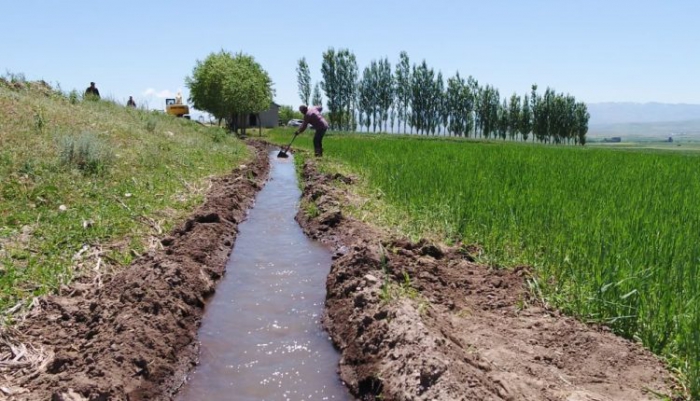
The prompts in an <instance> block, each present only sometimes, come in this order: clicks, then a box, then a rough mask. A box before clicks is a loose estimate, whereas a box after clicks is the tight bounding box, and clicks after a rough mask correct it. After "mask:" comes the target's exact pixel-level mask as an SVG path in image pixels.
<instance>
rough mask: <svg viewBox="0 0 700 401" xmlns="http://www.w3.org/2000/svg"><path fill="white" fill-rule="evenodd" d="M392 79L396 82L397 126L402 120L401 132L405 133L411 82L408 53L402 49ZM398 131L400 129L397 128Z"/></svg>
mask: <svg viewBox="0 0 700 401" xmlns="http://www.w3.org/2000/svg"><path fill="white" fill-rule="evenodd" d="M394 81H395V82H396V116H397V119H398V122H399V126H400V125H401V123H402V122H403V132H404V133H406V123H407V122H408V119H409V115H408V108H409V106H410V104H411V96H412V82H411V64H410V62H409V59H408V53H406V52H405V51H402V52H401V54H400V55H399V63H398V64H397V65H396V70H395V72H394ZM399 131H401V130H400V129H399Z"/></svg>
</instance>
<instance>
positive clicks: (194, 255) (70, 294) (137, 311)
mask: <svg viewBox="0 0 700 401" xmlns="http://www.w3.org/2000/svg"><path fill="white" fill-rule="evenodd" d="M252 145H253V148H254V150H255V158H254V161H253V162H251V163H250V164H249V165H242V166H239V167H237V168H235V169H234V170H233V171H232V172H231V173H230V174H229V175H227V176H225V177H222V178H219V179H216V180H215V182H214V183H213V185H212V189H211V190H210V193H209V194H208V195H207V199H206V201H205V203H204V204H203V205H202V206H201V207H199V209H198V210H197V211H196V212H195V213H194V215H193V216H191V218H188V219H187V220H186V221H185V222H184V223H183V224H181V225H180V226H179V227H177V228H176V229H174V230H173V232H172V233H171V234H170V235H169V236H167V237H165V238H163V239H162V240H161V243H162V245H163V250H162V251H158V252H153V253H152V254H146V255H143V256H142V257H140V258H139V259H138V260H136V261H135V262H134V263H133V264H132V265H131V266H130V267H129V268H127V269H125V270H123V271H121V272H119V273H117V274H116V275H114V276H113V277H112V278H111V279H110V280H109V281H107V282H103V283H101V285H87V284H80V283H76V284H75V285H74V286H73V287H72V288H70V289H68V290H66V291H62V295H56V296H48V297H45V298H43V299H41V300H40V301H39V305H38V306H37V307H35V308H34V309H33V310H32V312H31V313H30V315H29V316H27V318H26V320H24V321H23V322H22V323H20V324H19V325H18V326H17V327H16V330H13V332H14V334H11V333H4V334H3V335H2V336H0V339H2V340H3V341H0V351H2V352H4V353H5V354H7V352H8V349H9V347H11V346H14V347H15V350H14V351H13V352H14V353H17V350H18V349H20V350H21V349H22V346H23V345H24V346H27V350H29V351H37V350H41V351H43V352H41V353H40V354H41V355H43V356H44V360H42V361H38V362H36V363H34V364H30V363H29V362H23V359H21V355H20V356H19V357H18V358H17V360H18V361H19V362H18V363H16V364H15V365H16V366H15V369H8V366H6V365H3V366H2V367H3V371H2V372H3V373H6V372H8V371H9V372H10V373H7V374H5V375H0V398H2V397H3V396H6V397H8V399H11V400H49V399H50V400H66V401H68V400H70V401H78V400H130V401H135V400H146V399H148V400H158V399H170V398H171V396H172V395H173V394H174V393H175V392H176V391H177V389H178V388H179V386H180V385H181V384H182V383H183V381H184V378H185V375H186V374H187V372H189V371H190V370H191V368H192V366H193V365H194V364H195V362H196V359H197V352H198V348H197V342H196V335H197V329H198V327H199V324H200V321H201V317H202V315H203V313H204V304H205V300H206V298H207V297H208V296H209V295H211V294H212V293H213V292H214V286H215V284H216V282H217V281H218V280H219V279H220V278H221V276H222V275H223V274H224V269H225V266H226V261H227V260H228V257H229V254H230V253H231V250H232V246H233V243H234V241H235V239H236V233H237V230H236V228H237V226H238V224H239V223H240V222H241V221H242V220H243V219H245V217H246V213H247V210H248V209H249V207H250V206H251V204H252V202H253V200H254V197H255V195H256V194H257V192H258V190H259V189H260V188H261V186H262V185H263V183H264V181H265V179H266V177H267V175H268V171H269V163H268V153H267V149H266V147H265V145H263V144H258V143H252ZM10 365H11V364H10ZM10 367H11V366H10Z"/></svg>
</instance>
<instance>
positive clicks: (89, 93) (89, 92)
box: [85, 82, 100, 100]
mask: <svg viewBox="0 0 700 401" xmlns="http://www.w3.org/2000/svg"><path fill="white" fill-rule="evenodd" d="M85 97H86V98H88V99H95V100H99V99H100V91H98V90H97V87H96V86H95V83H94V82H90V86H89V87H88V88H87V89H85Z"/></svg>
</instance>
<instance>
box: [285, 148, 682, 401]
mask: <svg viewBox="0 0 700 401" xmlns="http://www.w3.org/2000/svg"><path fill="white" fill-rule="evenodd" d="M303 180H304V184H305V188H304V191H303V201H304V202H313V203H315V204H316V206H317V210H318V213H314V214H313V216H310V215H308V214H307V212H306V211H305V210H314V209H313V208H300V210H299V212H298V214H297V221H298V222H299V223H300V224H301V226H302V227H303V229H304V230H305V232H306V233H307V234H308V235H309V236H310V237H313V238H315V239H318V240H320V241H323V242H326V243H328V244H330V245H332V246H334V247H335V249H336V253H335V255H334V262H333V265H332V267H331V272H330V274H329V276H328V280H327V298H326V313H325V316H324V325H325V327H326V329H327V330H328V331H329V333H330V335H331V337H332V340H333V342H334V344H335V345H336V346H337V347H338V348H339V349H340V351H341V352H342V359H341V362H340V367H339V372H340V376H341V379H342V380H343V381H344V382H345V383H346V384H347V386H348V387H349V388H350V390H351V392H352V393H353V394H354V395H355V396H356V397H358V398H360V399H362V400H380V399H381V400H569V401H584V400H590V401H593V400H626V401H629V400H653V399H658V398H657V397H656V396H655V395H654V394H653V393H652V392H650V391H649V390H652V391H653V392H656V393H662V394H671V392H672V386H673V383H672V381H671V379H670V377H669V374H668V371H667V370H666V368H665V367H664V365H663V364H662V363H661V362H659V361H658V360H657V358H655V357H654V356H653V355H652V354H650V353H649V352H648V351H646V350H645V349H643V348H642V347H641V346H639V345H638V344H634V343H631V342H629V341H627V340H625V339H622V338H620V337H617V336H615V335H613V334H612V333H610V332H609V331H607V330H606V329H605V328H603V327H596V326H589V325H585V324H583V323H581V322H578V321H577V320H575V319H572V318H569V317H565V316H562V315H560V314H559V313H557V311H554V310H550V309H548V308H545V307H543V306H542V304H541V303H540V302H537V301H535V300H532V299H530V297H529V295H528V294H529V293H528V291H527V290H526V288H525V284H526V278H527V276H528V274H529V272H528V270H527V269H526V268H517V269H514V270H491V269H489V268H487V267H486V266H482V265H479V264H476V263H474V262H473V259H472V258H471V257H470V255H469V250H468V249H465V248H462V247H441V246H437V245H435V244H430V243H428V242H426V241H421V242H418V243H412V242H409V241H407V240H404V239H396V238H389V237H388V235H386V234H384V233H382V232H381V231H379V230H378V229H375V228H373V227H370V226H368V225H366V224H364V223H361V222H359V221H356V220H353V219H352V218H349V217H347V216H345V215H343V213H342V212H341V210H340V208H339V205H340V204H341V203H344V202H347V201H348V194H347V193H346V192H344V190H343V189H340V188H341V187H342V186H338V185H337V184H338V182H339V181H341V180H342V181H344V182H345V183H351V182H352V179H351V178H348V177H343V176H341V175H338V174H336V175H326V174H320V173H318V172H317V170H316V168H315V165H314V163H313V161H309V162H307V163H306V164H305V165H304V170H303Z"/></svg>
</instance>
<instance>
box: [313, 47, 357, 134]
mask: <svg viewBox="0 0 700 401" xmlns="http://www.w3.org/2000/svg"><path fill="white" fill-rule="evenodd" d="M321 74H322V75H323V80H322V81H321V88H322V89H323V90H324V92H325V93H326V100H327V105H328V116H329V120H330V121H329V124H330V125H331V128H333V129H345V130H352V129H354V128H353V127H354V126H355V125H356V124H357V120H356V119H355V117H354V110H353V108H354V107H355V104H356V103H357V76H358V70H357V60H356V58H355V55H354V54H353V53H352V52H350V51H349V50H347V49H340V50H338V51H337V52H336V51H335V50H334V49H333V48H330V49H328V50H327V51H326V52H324V53H323V63H322V64H321ZM343 121H345V123H344V124H343Z"/></svg>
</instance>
